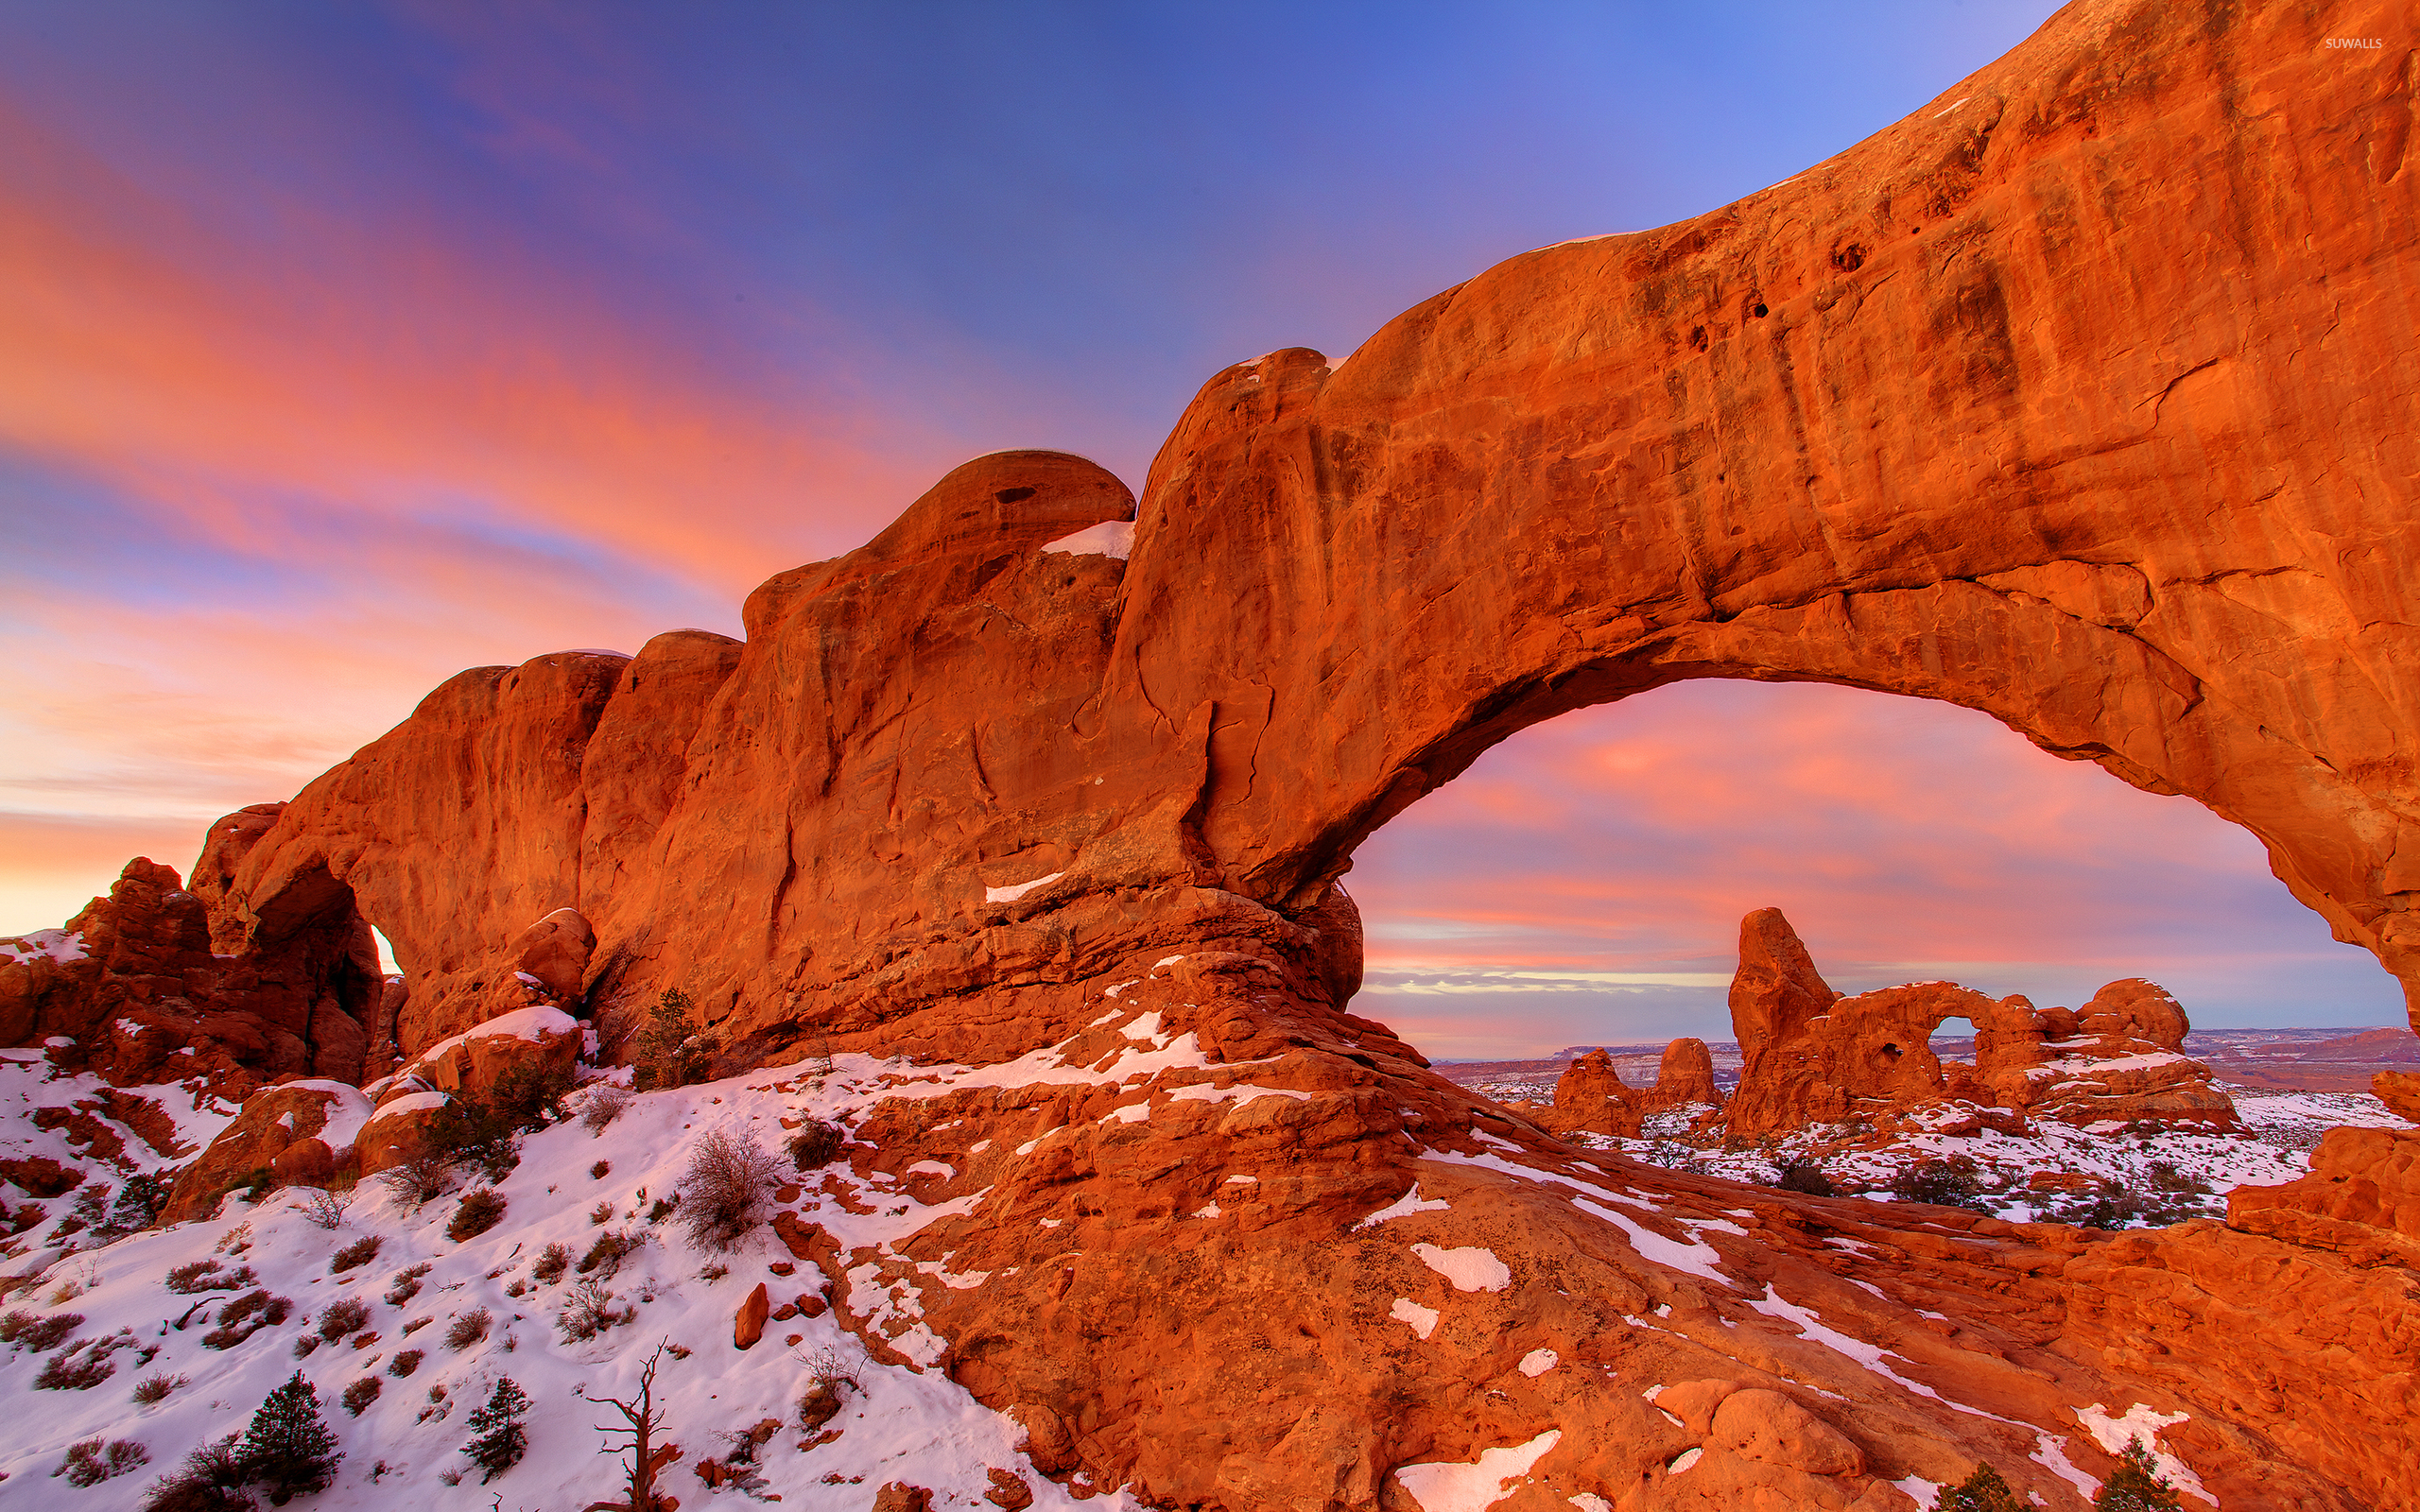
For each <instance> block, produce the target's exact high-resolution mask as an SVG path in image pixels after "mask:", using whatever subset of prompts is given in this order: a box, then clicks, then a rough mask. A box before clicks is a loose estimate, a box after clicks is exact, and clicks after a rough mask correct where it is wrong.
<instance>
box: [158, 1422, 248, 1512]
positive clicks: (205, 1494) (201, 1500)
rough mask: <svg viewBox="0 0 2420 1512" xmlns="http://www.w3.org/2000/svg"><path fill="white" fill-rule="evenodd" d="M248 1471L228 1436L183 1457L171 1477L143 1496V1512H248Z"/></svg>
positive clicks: (232, 1436) (233, 1441) (242, 1453)
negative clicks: (179, 1466) (246, 1490)
mask: <svg viewBox="0 0 2420 1512" xmlns="http://www.w3.org/2000/svg"><path fill="white" fill-rule="evenodd" d="M251 1478H252V1476H251V1466H249V1465H248V1464H246V1463H245V1460H244V1452H243V1451H242V1450H240V1449H238V1448H236V1447H235V1435H233V1434H229V1435H227V1436H226V1437H224V1438H221V1439H219V1440H217V1441H216V1443H209V1444H204V1445H202V1446H201V1447H200V1448H199V1449H197V1450H195V1451H194V1452H192V1453H190V1454H187V1455H186V1456H185V1462H184V1465H183V1467H182V1468H181V1469H179V1470H178V1471H177V1473H175V1474H174V1475H170V1476H166V1477H164V1478H163V1479H161V1480H159V1481H157V1482H154V1483H153V1485H152V1486H151V1489H150V1490H149V1491H147V1492H146V1493H145V1494H144V1498H143V1512H251V1508H252V1499H251V1496H249V1495H247V1494H246V1493H245V1490H244V1486H245V1483H246V1482H248V1481H250V1480H251Z"/></svg>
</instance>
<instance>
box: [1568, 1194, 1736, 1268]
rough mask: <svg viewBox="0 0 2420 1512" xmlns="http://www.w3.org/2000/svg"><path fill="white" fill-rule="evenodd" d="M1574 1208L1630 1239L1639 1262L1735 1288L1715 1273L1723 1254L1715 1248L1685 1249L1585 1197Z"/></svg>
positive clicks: (1688, 1246)
mask: <svg viewBox="0 0 2420 1512" xmlns="http://www.w3.org/2000/svg"><path fill="white" fill-rule="evenodd" d="M1571 1204H1572V1206H1573V1207H1575V1208H1578V1209H1579V1210H1580V1211H1582V1212H1586V1213H1591V1214H1593V1215H1595V1216H1597V1217H1599V1218H1602V1219H1604V1220H1605V1221H1606V1222H1607V1223H1609V1224H1612V1225H1613V1226H1614V1227H1615V1228H1616V1229H1620V1230H1621V1231H1622V1232H1623V1233H1624V1234H1626V1235H1628V1236H1629V1238H1630V1245H1631V1247H1632V1248H1633V1249H1635V1250H1637V1251H1638V1253H1639V1258H1640V1259H1642V1260H1651V1261H1653V1262H1654V1263H1656V1264H1658V1265H1668V1266H1670V1267H1671V1268H1672V1269H1674V1270H1679V1271H1686V1272H1688V1273H1689V1274H1690V1275H1692V1276H1699V1277H1703V1278H1704V1279H1705V1280H1710V1281H1719V1282H1720V1283H1721V1284H1722V1285H1724V1286H1729V1285H1731V1284H1733V1282H1732V1280H1731V1278H1730V1277H1728V1276H1725V1275H1724V1274H1722V1272H1720V1271H1719V1270H1717V1269H1715V1265H1716V1263H1718V1262H1720V1260H1721V1259H1722V1252H1721V1251H1720V1250H1718V1249H1716V1248H1715V1247H1714V1246H1712V1245H1709V1244H1705V1243H1703V1242H1699V1243H1693V1244H1682V1243H1681V1242H1680V1241H1679V1240H1676V1239H1667V1238H1665V1237H1664V1236H1663V1235H1662V1234H1659V1233H1657V1232H1656V1231H1655V1230H1654V1229H1650V1228H1648V1227H1647V1226H1646V1225H1644V1224H1641V1223H1639V1222H1637V1221H1636V1220H1634V1219H1633V1218H1631V1217H1630V1216H1629V1215H1628V1214H1625V1213H1621V1212H1616V1211H1614V1210H1613V1209H1612V1208H1609V1207H1607V1206H1606V1205H1605V1204H1603V1203H1601V1202H1592V1201H1590V1200H1589V1199H1588V1198H1586V1197H1574V1198H1572V1199H1571Z"/></svg>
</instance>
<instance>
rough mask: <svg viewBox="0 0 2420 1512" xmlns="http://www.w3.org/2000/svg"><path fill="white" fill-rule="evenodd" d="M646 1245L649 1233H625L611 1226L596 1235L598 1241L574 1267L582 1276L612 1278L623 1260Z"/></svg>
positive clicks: (589, 1247)
mask: <svg viewBox="0 0 2420 1512" xmlns="http://www.w3.org/2000/svg"><path fill="white" fill-rule="evenodd" d="M646 1245H647V1235H645V1234H634V1233H625V1232H623V1231H622V1230H621V1229H607V1230H606V1231H605V1232H603V1233H601V1234H598V1235H597V1236H596V1243H595V1244H593V1245H591V1246H588V1253H587V1254H585V1255H582V1256H580V1257H579V1264H577V1265H574V1266H573V1267H572V1269H574V1270H576V1271H578V1272H579V1274H581V1275H582V1276H587V1275H591V1274H593V1275H595V1276H596V1279H597V1280H613V1279H614V1275H615V1273H617V1272H618V1271H620V1270H621V1268H622V1262H623V1261H624V1260H627V1259H628V1258H630V1256H631V1254H632V1253H634V1252H635V1251H637V1250H639V1249H642V1248H644V1247H645V1246H646Z"/></svg>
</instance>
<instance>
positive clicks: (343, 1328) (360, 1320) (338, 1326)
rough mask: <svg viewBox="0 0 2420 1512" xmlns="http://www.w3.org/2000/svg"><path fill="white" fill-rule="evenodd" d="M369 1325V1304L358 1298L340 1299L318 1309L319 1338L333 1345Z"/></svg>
mask: <svg viewBox="0 0 2420 1512" xmlns="http://www.w3.org/2000/svg"><path fill="white" fill-rule="evenodd" d="M369 1323H370V1304H369V1303H367V1302H365V1301H363V1300H362V1299H361V1298H360V1297H338V1298H337V1299H336V1300H335V1301H333V1302H330V1303H329V1304H328V1305H327V1306H325V1307H323V1308H321V1309H320V1337H321V1338H323V1339H325V1340H327V1341H328V1342H329V1343H330V1344H334V1343H335V1342H336V1341H337V1340H338V1339H341V1338H343V1337H344V1336H345V1335H346V1334H348V1333H353V1332H358V1331H360V1330H361V1329H363V1328H366V1327H367V1326H368V1325H369Z"/></svg>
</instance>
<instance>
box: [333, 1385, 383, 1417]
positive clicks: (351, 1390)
mask: <svg viewBox="0 0 2420 1512" xmlns="http://www.w3.org/2000/svg"><path fill="white" fill-rule="evenodd" d="M386 1389H387V1383H385V1382H384V1381H381V1380H379V1379H378V1378H377V1377H376V1376H363V1377H362V1378H361V1379H360V1380H358V1381H356V1382H354V1383H353V1384H352V1385H349V1386H347V1387H345V1388H344V1395H343V1396H341V1397H338V1398H337V1400H338V1401H341V1402H343V1403H344V1410H345V1411H347V1412H349V1413H351V1414H353V1415H354V1417H360V1416H361V1415H362V1414H363V1413H364V1412H366V1411H368V1410H369V1407H370V1404H371V1403H372V1402H373V1401H376V1400H378V1393H380V1392H382V1391H384V1390H386Z"/></svg>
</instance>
